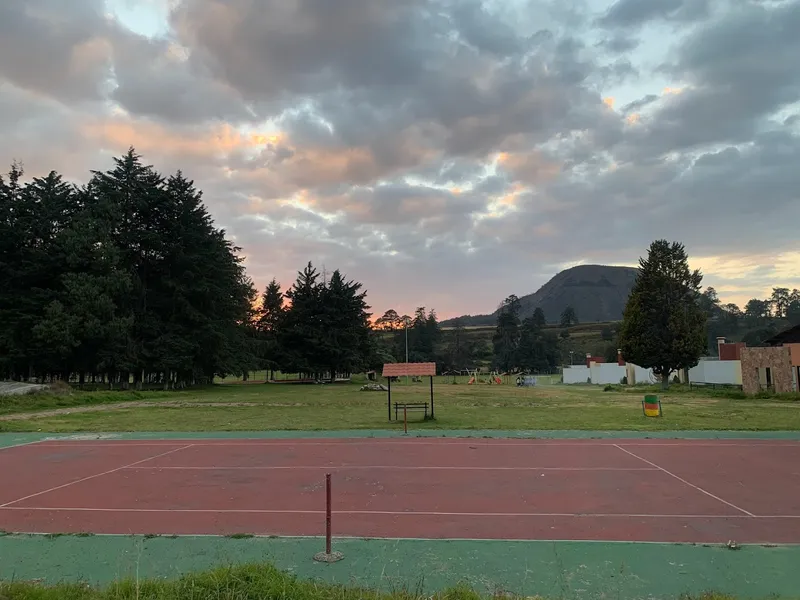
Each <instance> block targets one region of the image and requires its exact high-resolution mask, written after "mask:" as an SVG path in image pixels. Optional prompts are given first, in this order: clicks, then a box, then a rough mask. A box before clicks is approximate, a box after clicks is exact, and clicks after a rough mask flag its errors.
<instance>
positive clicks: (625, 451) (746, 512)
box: [614, 444, 756, 517]
mask: <svg viewBox="0 0 800 600" xmlns="http://www.w3.org/2000/svg"><path fill="white" fill-rule="evenodd" d="M614 445H615V446H616V447H617V448H619V449H620V450H622V451H623V452H624V453H625V454H630V455H631V456H633V457H634V458H638V459H639V460H641V461H642V462H645V463H647V464H648V465H650V466H653V467H656V468H657V469H659V470H660V471H663V472H664V473H666V474H667V475H669V476H670V477H674V478H675V479H677V480H678V481H680V482H682V483H685V484H686V485H688V486H689V487H692V488H694V489H696V490H697V491H698V492H702V493H704V494H705V495H706V496H709V497H711V498H714V500H718V501H719V502H722V503H723V504H727V505H728V506H730V507H731V508H735V509H736V510H738V511H741V512H743V513H744V514H746V515H747V516H749V517H755V516H756V515H754V514H753V513H751V512H750V511H748V510H745V509H743V508H740V507H738V506H736V505H735V504H733V503H731V502H728V501H727V500H723V499H722V498H720V497H719V496H715V495H714V494H712V493H711V492H709V491H706V490H704V489H703V488H701V487H700V486H697V485H695V484H693V483H691V482H689V481H686V480H685V479H684V478H683V477H679V476H678V475H675V473H671V472H670V471H667V470H666V469H665V468H664V467H659V466H658V465H657V464H656V463H654V462H650V461H649V460H647V459H646V458H642V457H641V456H639V455H637V454H634V453H633V452H630V451H629V450H626V449H625V448H623V447H622V446H620V445H618V444H614Z"/></svg>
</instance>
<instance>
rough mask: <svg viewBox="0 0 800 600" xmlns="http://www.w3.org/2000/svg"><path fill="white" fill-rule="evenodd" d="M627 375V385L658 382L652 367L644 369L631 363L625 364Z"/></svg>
mask: <svg viewBox="0 0 800 600" xmlns="http://www.w3.org/2000/svg"><path fill="white" fill-rule="evenodd" d="M627 376H628V384H629V385H642V384H644V385H651V384H653V383H658V382H659V378H658V377H656V376H655V375H654V374H653V369H645V368H644V367H640V366H639V365H635V364H633V363H628V365H627Z"/></svg>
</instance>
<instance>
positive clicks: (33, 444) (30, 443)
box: [0, 440, 42, 452]
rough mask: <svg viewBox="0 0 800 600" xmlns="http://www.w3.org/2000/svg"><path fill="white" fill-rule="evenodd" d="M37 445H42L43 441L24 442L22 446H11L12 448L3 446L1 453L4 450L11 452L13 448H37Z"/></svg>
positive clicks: (0, 448) (0, 449)
mask: <svg viewBox="0 0 800 600" xmlns="http://www.w3.org/2000/svg"><path fill="white" fill-rule="evenodd" d="M35 445H39V446H41V445H42V440H34V441H32V442H22V443H21V444H11V445H10V446H1V447H0V452H2V451H3V450H11V449H12V448H22V447H23V446H35Z"/></svg>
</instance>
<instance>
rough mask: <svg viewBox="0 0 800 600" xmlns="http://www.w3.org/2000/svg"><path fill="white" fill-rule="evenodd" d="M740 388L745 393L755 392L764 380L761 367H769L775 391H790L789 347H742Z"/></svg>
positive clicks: (790, 363)
mask: <svg viewBox="0 0 800 600" xmlns="http://www.w3.org/2000/svg"><path fill="white" fill-rule="evenodd" d="M741 352H742V389H743V390H744V392H745V394H755V393H757V392H759V391H760V390H761V389H762V386H763V384H764V383H765V381H764V375H763V371H761V369H764V368H767V367H769V369H770V373H771V375H772V384H773V386H774V387H775V391H776V392H777V393H779V394H785V393H789V392H791V391H792V360H791V355H790V353H789V348H784V347H781V346H778V347H777V348H742V350H741Z"/></svg>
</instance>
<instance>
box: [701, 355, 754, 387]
mask: <svg viewBox="0 0 800 600" xmlns="http://www.w3.org/2000/svg"><path fill="white" fill-rule="evenodd" d="M689 381H690V382H692V383H695V382H696V383H727V384H734V385H742V362H741V361H739V360H701V361H700V363H699V364H698V365H697V366H696V367H692V368H691V369H689Z"/></svg>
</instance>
